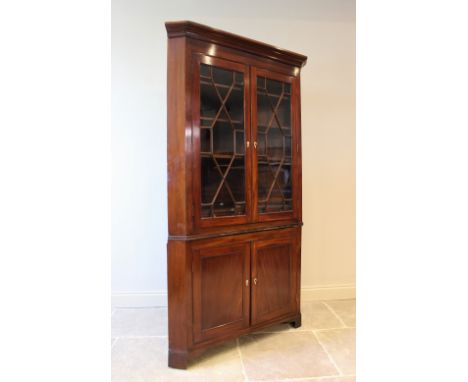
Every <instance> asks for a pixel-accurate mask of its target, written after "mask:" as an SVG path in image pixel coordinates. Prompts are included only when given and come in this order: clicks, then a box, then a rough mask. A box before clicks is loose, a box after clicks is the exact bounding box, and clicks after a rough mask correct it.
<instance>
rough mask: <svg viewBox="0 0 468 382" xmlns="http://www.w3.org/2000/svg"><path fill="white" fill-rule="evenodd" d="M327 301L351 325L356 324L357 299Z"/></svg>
mask: <svg viewBox="0 0 468 382" xmlns="http://www.w3.org/2000/svg"><path fill="white" fill-rule="evenodd" d="M325 303H326V304H327V305H328V306H329V307H330V308H332V309H333V311H334V312H335V313H336V314H337V315H338V316H339V317H340V318H341V320H343V322H344V323H345V324H346V325H347V326H350V327H355V326H356V300H354V299H353V300H331V301H325Z"/></svg>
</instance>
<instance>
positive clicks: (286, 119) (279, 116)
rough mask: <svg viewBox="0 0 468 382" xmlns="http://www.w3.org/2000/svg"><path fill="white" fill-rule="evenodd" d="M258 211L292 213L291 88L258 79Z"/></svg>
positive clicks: (283, 84) (266, 79)
mask: <svg viewBox="0 0 468 382" xmlns="http://www.w3.org/2000/svg"><path fill="white" fill-rule="evenodd" d="M256 152H257V161H258V168H257V171H258V175H257V178H258V207H257V208H258V212H259V213H269V212H281V211H292V208H293V206H292V179H291V177H292V141H291V85H290V84H288V83H285V82H281V81H276V80H271V79H268V78H265V77H257V151H256Z"/></svg>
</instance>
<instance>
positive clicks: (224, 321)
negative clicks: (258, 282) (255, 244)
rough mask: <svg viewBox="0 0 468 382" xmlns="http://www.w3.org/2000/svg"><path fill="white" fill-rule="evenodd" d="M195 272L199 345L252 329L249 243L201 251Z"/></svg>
mask: <svg viewBox="0 0 468 382" xmlns="http://www.w3.org/2000/svg"><path fill="white" fill-rule="evenodd" d="M192 271H193V272H192V277H193V313H194V320H193V322H194V333H193V334H194V339H195V341H196V342H200V341H203V340H205V339H209V338H213V337H216V336H219V335H223V334H224V333H228V332H229V331H232V330H235V329H241V328H245V327H248V326H249V304H250V295H249V292H250V285H249V279H250V244H249V243H242V244H237V245H232V244H230V245H228V246H219V247H211V248H199V249H197V250H195V251H194V253H193V267H192Z"/></svg>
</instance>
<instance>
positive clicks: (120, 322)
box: [112, 308, 167, 337]
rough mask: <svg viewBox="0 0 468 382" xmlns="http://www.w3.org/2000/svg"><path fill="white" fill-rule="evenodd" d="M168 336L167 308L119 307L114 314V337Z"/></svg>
mask: <svg viewBox="0 0 468 382" xmlns="http://www.w3.org/2000/svg"><path fill="white" fill-rule="evenodd" d="M133 336H137V337H138V336H167V309H166V308H145V309H128V308H121V309H117V310H116V311H115V313H114V314H113V316H112V337H133Z"/></svg>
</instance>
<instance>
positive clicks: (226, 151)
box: [192, 54, 252, 227]
mask: <svg viewBox="0 0 468 382" xmlns="http://www.w3.org/2000/svg"><path fill="white" fill-rule="evenodd" d="M192 78H193V83H192V127H193V167H194V172H193V174H194V177H193V179H194V200H195V206H194V207H195V208H194V218H195V223H196V225H197V226H199V227H211V226H220V225H231V224H243V223H246V222H248V221H250V220H251V216H250V215H251V212H252V209H251V178H252V176H251V166H250V165H249V163H250V161H251V158H250V156H251V154H250V150H249V143H250V142H249V139H250V138H249V137H250V94H249V68H248V66H246V65H243V64H241V63H235V62H232V61H227V60H223V59H220V58H216V57H211V56H205V55H202V54H194V57H193V67H192Z"/></svg>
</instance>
